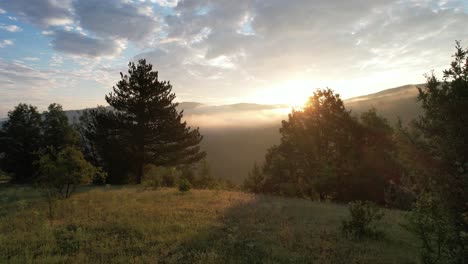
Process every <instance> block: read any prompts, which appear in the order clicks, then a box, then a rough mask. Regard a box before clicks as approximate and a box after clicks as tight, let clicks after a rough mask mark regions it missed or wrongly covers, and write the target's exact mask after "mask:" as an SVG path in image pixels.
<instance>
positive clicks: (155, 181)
mask: <svg viewBox="0 0 468 264" xmlns="http://www.w3.org/2000/svg"><path fill="white" fill-rule="evenodd" d="M143 186H144V187H145V188H152V189H158V188H159V187H161V186H162V177H161V175H159V174H157V173H148V174H145V177H144V178H143Z"/></svg>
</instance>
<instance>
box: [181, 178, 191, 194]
mask: <svg viewBox="0 0 468 264" xmlns="http://www.w3.org/2000/svg"><path fill="white" fill-rule="evenodd" d="M191 188H192V185H191V184H190V182H189V181H188V180H187V179H182V180H180V181H179V191H181V192H188V191H190V189H191Z"/></svg>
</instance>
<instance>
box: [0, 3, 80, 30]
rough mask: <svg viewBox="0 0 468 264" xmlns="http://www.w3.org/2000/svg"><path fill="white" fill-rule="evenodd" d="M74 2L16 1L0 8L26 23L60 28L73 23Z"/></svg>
mask: <svg viewBox="0 0 468 264" xmlns="http://www.w3.org/2000/svg"><path fill="white" fill-rule="evenodd" d="M71 2H72V0H61V1H56V0H34V1H30V0H14V1H4V2H2V3H0V6H1V7H2V8H4V9H6V10H8V12H13V13H15V14H17V15H18V16H19V17H20V18H22V19H23V20H25V21H29V22H31V23H33V24H38V25H41V26H58V25H65V24H70V23H72V12H71Z"/></svg>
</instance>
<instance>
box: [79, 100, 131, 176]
mask: <svg viewBox="0 0 468 264" xmlns="http://www.w3.org/2000/svg"><path fill="white" fill-rule="evenodd" d="M78 132H79V134H80V138H81V145H82V148H83V153H84V155H85V157H86V160H88V161H89V162H91V163H92V164H93V165H94V166H96V167H102V168H103V169H104V170H105V171H106V172H107V173H108V177H107V178H106V183H112V184H122V183H128V182H130V179H129V175H130V174H131V171H132V163H133V162H132V158H133V156H132V155H131V152H130V150H129V146H128V145H127V144H126V143H125V142H124V141H123V140H122V135H121V132H122V131H120V127H119V124H118V122H117V115H116V113H115V112H113V111H110V110H108V109H106V108H105V107H103V106H100V107H98V108H96V109H91V110H86V111H84V113H83V114H82V115H81V116H80V122H79V124H78Z"/></svg>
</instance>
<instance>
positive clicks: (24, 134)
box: [0, 104, 41, 183]
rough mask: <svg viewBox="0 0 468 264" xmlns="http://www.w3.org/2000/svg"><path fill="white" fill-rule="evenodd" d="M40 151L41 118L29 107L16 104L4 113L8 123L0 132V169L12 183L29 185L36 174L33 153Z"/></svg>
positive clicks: (34, 109) (4, 124)
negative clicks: (6, 113)
mask: <svg viewBox="0 0 468 264" xmlns="http://www.w3.org/2000/svg"><path fill="white" fill-rule="evenodd" d="M40 148H41V116H40V114H39V112H38V111H37V108H36V107H34V106H32V105H27V104H18V106H16V107H15V108H14V109H13V110H12V111H9V112H8V120H7V121H6V122H5V123H3V125H2V129H0V157H1V156H3V158H2V161H1V165H2V169H3V170H4V171H5V172H7V173H10V174H11V175H12V177H13V178H12V180H13V181H14V182H20V183H25V182H32V181H33V180H34V179H35V178H36V176H37V173H35V172H36V171H37V170H36V168H35V165H34V161H35V160H36V158H37V157H36V152H37V151H38V150H39V149H40Z"/></svg>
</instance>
